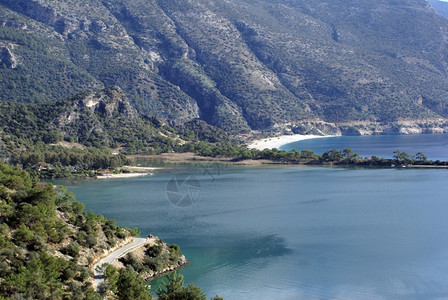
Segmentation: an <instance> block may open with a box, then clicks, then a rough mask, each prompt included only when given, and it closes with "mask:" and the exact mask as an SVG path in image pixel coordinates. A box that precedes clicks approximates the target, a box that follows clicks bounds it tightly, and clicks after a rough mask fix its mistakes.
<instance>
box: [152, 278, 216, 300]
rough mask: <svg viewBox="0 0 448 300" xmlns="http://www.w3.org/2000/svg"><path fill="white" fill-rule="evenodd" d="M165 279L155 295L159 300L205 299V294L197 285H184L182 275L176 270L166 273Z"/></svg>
mask: <svg viewBox="0 0 448 300" xmlns="http://www.w3.org/2000/svg"><path fill="white" fill-rule="evenodd" d="M166 278H167V280H168V281H164V282H162V285H163V288H159V290H158V292H157V295H158V296H159V299H160V300H206V299H207V296H206V295H205V294H204V292H203V291H202V290H201V289H200V288H199V287H197V286H195V285H193V284H189V285H188V286H187V287H184V277H183V276H182V275H180V274H178V273H177V272H172V273H170V274H168V275H167V277H166Z"/></svg>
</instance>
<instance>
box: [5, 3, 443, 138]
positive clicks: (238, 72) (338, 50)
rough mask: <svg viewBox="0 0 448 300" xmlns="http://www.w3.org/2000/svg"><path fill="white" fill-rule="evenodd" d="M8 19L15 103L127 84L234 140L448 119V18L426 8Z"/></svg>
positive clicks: (255, 8) (253, 8)
mask: <svg viewBox="0 0 448 300" xmlns="http://www.w3.org/2000/svg"><path fill="white" fill-rule="evenodd" d="M0 21H1V22H0V25H1V26H0V48H1V49H0V50H1V51H0V53H3V54H2V55H0V59H1V61H2V62H3V63H4V66H3V68H1V69H0V73H1V76H2V78H3V79H2V84H1V85H0V94H1V95H2V96H1V100H3V101H18V102H47V103H48V102H54V101H56V100H60V99H65V98H67V97H69V96H72V95H75V94H76V93H78V92H79V91H82V90H86V89H101V88H103V87H105V86H113V85H118V86H120V87H121V88H122V89H123V90H124V91H125V93H126V95H127V96H128V97H129V99H130V101H131V103H132V106H133V107H135V108H136V109H137V110H138V111H140V112H142V113H144V114H147V115H150V116H154V117H157V118H160V119H162V120H164V121H166V122H168V123H169V124H171V125H175V124H182V123H184V122H186V121H190V120H193V119H196V118H200V119H202V120H204V121H206V122H207V123H209V124H211V125H214V126H217V127H219V128H222V129H225V130H227V131H229V132H234V133H238V132H250V131H252V130H256V131H258V130H261V131H268V132H269V131H277V130H285V129H290V128H291V124H293V125H292V126H300V125H301V124H303V123H307V122H310V121H314V122H320V121H322V122H328V123H334V124H340V123H347V122H360V121H368V122H372V123H378V122H389V123H393V122H397V121H399V120H402V119H405V120H417V119H438V118H440V119H445V118H447V117H448V106H447V103H448V84H447V80H446V79H447V77H448V47H447V41H448V34H447V32H448V20H446V19H445V18H443V17H442V16H440V15H439V14H437V13H436V12H435V11H434V9H433V8H432V7H431V6H430V5H429V4H428V3H427V2H426V1H424V0H406V1H393V0H381V1H376V2H375V3H371V2H368V1H355V0H351V1H346V2H344V3H342V4H341V3H340V2H339V1H335V0H326V1H317V0H313V1H289V0H278V1H264V0H257V1H246V0H238V1H233V2H228V1H224V0H215V1H209V2H203V1H199V0H192V1H188V2H184V1H177V0H169V1H157V0H151V1H141V0H132V1H122V0H115V1H109V0H101V1H100V0H83V1H79V2H76V3H65V2H63V1H60V0H19V1H12V0H1V1H0ZM2 49H3V50H2ZM5 49H6V50H5ZM12 57H13V58H14V61H15V63H14V64H15V68H11V66H12V65H14V64H12V63H11V60H12ZM8 66H9V67H8ZM42 70H44V71H42Z"/></svg>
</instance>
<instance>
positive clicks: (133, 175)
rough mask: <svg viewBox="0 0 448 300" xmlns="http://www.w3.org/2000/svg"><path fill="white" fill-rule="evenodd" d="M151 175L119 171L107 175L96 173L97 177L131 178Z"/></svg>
mask: <svg viewBox="0 0 448 300" xmlns="http://www.w3.org/2000/svg"><path fill="white" fill-rule="evenodd" d="M146 175H151V173H120V174H107V175H98V176H97V177H96V178H97V179H110V178H131V177H139V176H146Z"/></svg>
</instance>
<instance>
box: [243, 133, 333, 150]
mask: <svg viewBox="0 0 448 300" xmlns="http://www.w3.org/2000/svg"><path fill="white" fill-rule="evenodd" d="M336 136H337V135H315V134H310V135H303V134H292V135H280V136H276V137H269V138H263V139H258V140H253V141H251V142H250V143H249V144H248V145H247V148H249V149H257V150H264V149H273V148H277V149H279V148H280V147H282V146H284V145H286V144H289V143H293V142H298V141H304V140H310V139H319V138H328V137H336Z"/></svg>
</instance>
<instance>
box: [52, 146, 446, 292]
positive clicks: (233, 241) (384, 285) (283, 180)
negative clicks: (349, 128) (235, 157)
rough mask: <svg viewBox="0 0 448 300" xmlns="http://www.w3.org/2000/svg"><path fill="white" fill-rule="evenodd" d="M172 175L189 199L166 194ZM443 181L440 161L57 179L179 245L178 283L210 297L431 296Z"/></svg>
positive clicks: (94, 205) (439, 247) (442, 223)
mask: <svg viewBox="0 0 448 300" xmlns="http://www.w3.org/2000/svg"><path fill="white" fill-rule="evenodd" d="M321 140H325V139H321ZM188 176H190V177H189V180H187V181H186V182H185V183H187V184H182V182H183V181H182V180H184V179H186V178H188ZM173 180H177V181H178V184H179V186H180V189H179V190H178V194H180V195H187V194H188V195H191V198H190V199H191V200H192V201H191V202H190V203H189V204H188V205H184V206H183V207H180V206H176V205H174V204H173V194H172V192H173V190H172V186H171V185H170V184H169V183H170V182H172V181H173ZM194 180H197V181H194ZM447 182H448V170H445V169H428V170H427V169H424V170H422V169H357V168H332V167H296V166H294V167H292V166H291V167H235V166H226V165H216V164H212V165H202V166H191V167H186V166H183V167H182V169H172V170H167V171H165V172H163V173H159V174H155V175H152V176H146V177H141V178H132V179H111V180H92V181H87V182H83V183H76V184H75V183H72V182H70V181H63V182H61V181H58V182H57V183H58V184H60V183H63V184H65V185H67V186H68V188H69V190H70V191H72V192H73V193H74V194H75V195H76V197H77V199H78V200H79V201H81V202H83V203H84V204H85V205H86V208H87V209H92V210H93V211H94V212H95V213H100V214H103V215H105V216H106V217H108V218H112V219H115V220H117V223H118V224H120V225H125V226H129V227H139V228H140V229H141V230H142V232H143V234H144V235H147V234H149V233H152V234H155V235H158V236H159V237H161V238H163V239H164V240H165V241H167V242H170V243H176V244H179V245H180V246H181V249H182V251H183V253H184V254H185V255H186V256H187V258H188V259H189V260H190V264H189V265H188V266H187V267H185V268H184V269H182V270H181V273H182V274H183V275H184V276H185V281H186V283H194V284H196V285H198V286H201V287H202V288H203V289H204V290H205V292H206V293H207V294H208V296H209V298H210V297H212V296H214V295H215V294H219V295H221V296H223V297H224V298H225V299H323V298H324V299H328V298H336V299H397V298H403V299H431V298H446V297H448V276H447V274H448V238H447V236H448V218H447V212H448V199H447V196H446V195H447V194H448V185H447ZM193 183H199V184H193Z"/></svg>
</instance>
